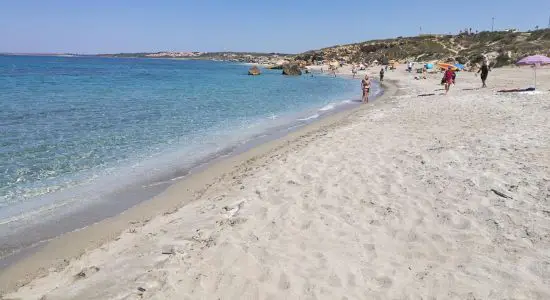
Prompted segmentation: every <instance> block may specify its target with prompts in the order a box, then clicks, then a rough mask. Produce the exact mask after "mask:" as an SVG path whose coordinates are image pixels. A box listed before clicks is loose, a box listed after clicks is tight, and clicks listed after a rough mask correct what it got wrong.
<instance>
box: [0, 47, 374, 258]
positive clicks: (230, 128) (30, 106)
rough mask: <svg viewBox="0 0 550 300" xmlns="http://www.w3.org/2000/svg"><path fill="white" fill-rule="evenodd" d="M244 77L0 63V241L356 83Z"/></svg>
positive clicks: (116, 63) (47, 61)
mask: <svg viewBox="0 0 550 300" xmlns="http://www.w3.org/2000/svg"><path fill="white" fill-rule="evenodd" d="M248 68H249V66H246V65H242V64H233V63H225V62H211V61H192V60H163V59H113V58H96V57H31V56H0V91H1V92H0V172H1V173H0V174H1V176H0V237H2V236H3V237H8V236H10V237H12V238H11V242H12V244H13V236H14V234H16V233H17V232H19V231H20V230H22V229H24V228H29V226H33V225H37V224H40V222H46V221H47V220H51V219H52V218H54V217H55V216H59V215H62V214H68V213H70V212H71V211H73V210H75V209H78V208H82V207H85V206H87V205H91V204H97V203H100V202H101V201H117V200H116V199H117V198H116V197H108V196H109V195H112V194H113V193H114V192H119V191H120V190H122V189H124V188H127V187H131V186H133V187H135V186H140V185H141V186H143V185H152V184H154V183H155V182H156V180H165V179H166V178H169V177H175V176H180V175H184V174H186V170H188V169H190V168H192V167H193V166H195V165H196V164H198V163H204V162H206V161H208V159H210V158H214V157H216V156H219V155H221V154H230V153H231V150H232V149H235V147H238V146H239V145H243V144H245V143H247V142H250V141H253V140H254V139H257V138H259V137H263V136H268V135H269V134H270V133H272V132H274V131H281V130H283V131H284V130H288V129H289V128H293V127H296V126H301V125H303V124H306V123H308V122H311V121H313V120H315V119H316V118H318V117H322V116H323V115H325V114H327V113H330V112H332V111H336V110H339V109H343V108H347V107H352V106H356V105H359V104H358V103H357V101H358V100H359V98H360V87H359V83H358V81H355V80H347V79H342V78H332V77H329V76H323V75H321V74H315V75H314V76H310V75H304V76H301V77H285V76H282V75H281V74H280V71H278V70H263V74H262V75H261V76H257V77H252V76H247V69H248ZM374 92H375V93H377V92H379V90H378V89H375V91H374ZM35 239H40V238H39V237H38V236H37V237H36V238H35ZM0 242H1V241H0ZM27 242H28V241H26V242H23V241H21V242H20V243H19V244H20V246H24V244H25V243H27ZM0 247H2V245H0ZM4 248H14V246H13V245H9V247H8V246H5V247H4ZM15 248H16V247H15ZM4 252H6V251H4ZM7 252H9V251H7ZM0 254H1V252H0ZM5 254H6V253H5Z"/></svg>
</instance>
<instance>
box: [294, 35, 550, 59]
mask: <svg viewBox="0 0 550 300" xmlns="http://www.w3.org/2000/svg"><path fill="white" fill-rule="evenodd" d="M533 54H543V55H547V56H548V55H550V29H543V30H536V31H531V32H503V31H499V32H480V33H477V34H467V33H465V34H459V35H422V36H416V37H398V38H394V39H385V40H373V41H367V42H362V43H356V44H350V45H338V46H334V47H328V48H324V49H320V50H314V51H308V52H305V53H302V54H299V55H296V56H295V60H299V61H305V62H307V63H308V64H309V63H314V62H315V61H321V60H324V61H332V60H337V61H343V62H346V63H366V64H371V63H372V62H374V61H378V62H380V63H387V61H389V60H397V61H401V62H404V61H426V62H428V61H444V62H449V63H461V64H464V65H466V66H469V65H474V64H476V63H480V62H481V61H482V60H483V59H484V58H486V59H487V60H489V62H490V63H491V64H492V65H494V66H496V67H499V66H504V65H508V64H512V63H514V62H516V61H517V60H518V59H520V58H522V57H524V56H527V55H533Z"/></svg>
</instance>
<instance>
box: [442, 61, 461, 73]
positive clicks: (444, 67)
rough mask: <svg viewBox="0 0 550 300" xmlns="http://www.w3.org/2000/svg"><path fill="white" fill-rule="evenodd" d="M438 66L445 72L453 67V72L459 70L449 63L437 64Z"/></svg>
mask: <svg viewBox="0 0 550 300" xmlns="http://www.w3.org/2000/svg"><path fill="white" fill-rule="evenodd" d="M437 66H438V67H440V68H441V69H443V70H447V69H449V67H451V70H453V71H456V70H458V68H457V67H456V66H454V65H451V64H447V63H441V62H440V63H437Z"/></svg>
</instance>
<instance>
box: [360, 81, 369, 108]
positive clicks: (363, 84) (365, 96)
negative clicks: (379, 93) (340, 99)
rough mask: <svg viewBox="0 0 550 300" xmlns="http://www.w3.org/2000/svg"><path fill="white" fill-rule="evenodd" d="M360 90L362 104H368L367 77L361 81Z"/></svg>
mask: <svg viewBox="0 0 550 300" xmlns="http://www.w3.org/2000/svg"><path fill="white" fill-rule="evenodd" d="M361 89H362V90H363V102H364V103H369V92H370V79H369V75H365V78H364V79H363V80H361Z"/></svg>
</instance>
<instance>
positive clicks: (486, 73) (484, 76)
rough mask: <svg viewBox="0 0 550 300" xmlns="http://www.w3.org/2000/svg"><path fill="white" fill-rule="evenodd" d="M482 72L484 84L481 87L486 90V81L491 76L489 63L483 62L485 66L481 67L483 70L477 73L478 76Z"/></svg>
mask: <svg viewBox="0 0 550 300" xmlns="http://www.w3.org/2000/svg"><path fill="white" fill-rule="evenodd" d="M480 72H481V83H482V84H483V85H482V86H481V87H482V88H486V87H487V84H485V81H486V80H487V76H489V67H488V66H487V62H483V65H482V66H481V69H479V71H477V74H479V73H480Z"/></svg>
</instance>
